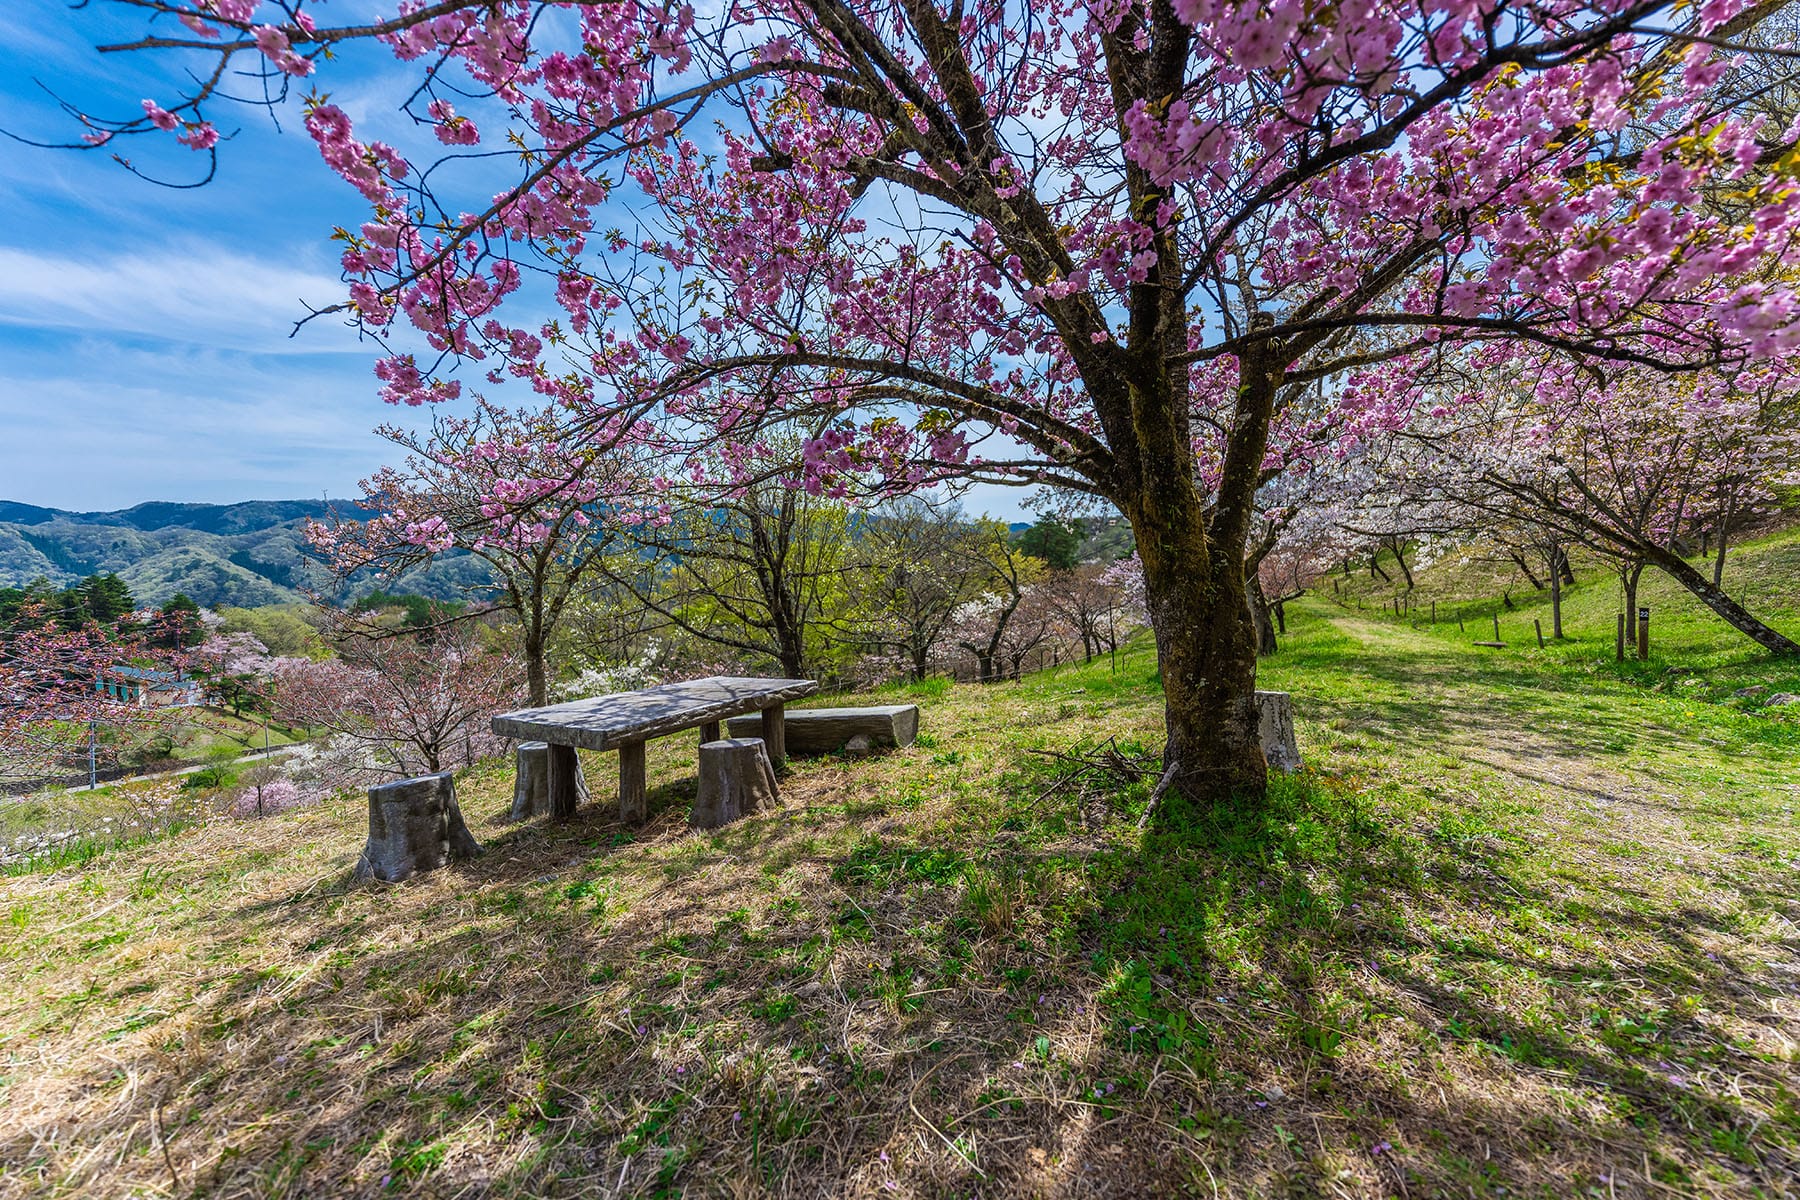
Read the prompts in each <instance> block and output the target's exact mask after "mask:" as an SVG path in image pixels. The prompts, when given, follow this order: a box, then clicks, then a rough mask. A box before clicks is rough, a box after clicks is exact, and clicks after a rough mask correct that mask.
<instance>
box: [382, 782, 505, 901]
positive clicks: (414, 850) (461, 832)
mask: <svg viewBox="0 0 1800 1200" xmlns="http://www.w3.org/2000/svg"><path fill="white" fill-rule="evenodd" d="M480 853H481V846H480V844H479V843H477V842H476V841H475V838H474V835H472V834H471V833H470V832H469V827H468V826H467V825H465V824H463V816H462V809H460V808H458V807H457V804H456V781H455V780H454V779H453V778H452V777H451V775H450V773H449V772H448V771H446V772H444V773H443V774H441V775H427V776H425V777H424V778H422V779H402V780H401V781H400V782H398V783H384V784H382V785H381V786H380V787H373V788H370V789H369V844H368V845H367V846H365V847H364V848H363V852H362V857H361V858H360V859H358V860H357V863H356V878H357V879H359V880H362V879H379V880H381V881H382V882H383V883H398V882H400V881H401V880H402V879H406V878H409V877H410V876H412V875H414V874H416V873H417V872H419V871H431V870H435V869H436V868H438V867H441V866H443V865H445V864H446V863H449V862H451V861H454V860H456V859H464V858H472V857H474V856H475V855H477V854H480Z"/></svg>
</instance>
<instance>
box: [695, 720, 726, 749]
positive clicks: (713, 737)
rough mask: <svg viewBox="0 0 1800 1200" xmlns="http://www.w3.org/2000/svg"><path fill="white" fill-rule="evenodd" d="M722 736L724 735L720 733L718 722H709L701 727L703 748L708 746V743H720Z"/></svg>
mask: <svg viewBox="0 0 1800 1200" xmlns="http://www.w3.org/2000/svg"><path fill="white" fill-rule="evenodd" d="M721 736H722V735H721V733H720V732H719V723H718V722H717V721H708V722H707V723H706V724H704V725H702V726H701V727H700V744H701V745H702V746H704V745H706V743H708V742H716V741H718V740H719V738H720V737H721Z"/></svg>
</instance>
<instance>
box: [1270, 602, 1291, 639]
mask: <svg viewBox="0 0 1800 1200" xmlns="http://www.w3.org/2000/svg"><path fill="white" fill-rule="evenodd" d="M1269 611H1270V612H1272V613H1274V614H1275V629H1276V632H1278V633H1280V634H1281V636H1282V637H1286V636H1287V601H1286V600H1277V601H1276V602H1275V603H1273V604H1271V605H1270V606H1269Z"/></svg>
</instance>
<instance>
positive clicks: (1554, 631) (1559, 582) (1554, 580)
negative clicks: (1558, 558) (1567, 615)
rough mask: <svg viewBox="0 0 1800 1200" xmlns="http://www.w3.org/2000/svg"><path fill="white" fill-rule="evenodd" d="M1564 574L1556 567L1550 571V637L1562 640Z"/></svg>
mask: <svg viewBox="0 0 1800 1200" xmlns="http://www.w3.org/2000/svg"><path fill="white" fill-rule="evenodd" d="M1562 590H1563V579H1562V572H1561V571H1559V570H1557V569H1556V568H1555V567H1554V566H1553V567H1551V570H1550V636H1551V637H1554V638H1555V639H1556V640H1558V641H1561V640H1562V635H1563V631H1562Z"/></svg>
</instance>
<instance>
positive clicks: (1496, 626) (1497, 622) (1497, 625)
mask: <svg viewBox="0 0 1800 1200" xmlns="http://www.w3.org/2000/svg"><path fill="white" fill-rule="evenodd" d="M1494 640H1495V641H1496V642H1497V641H1499V640H1500V614H1499V613H1495V614H1494Z"/></svg>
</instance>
